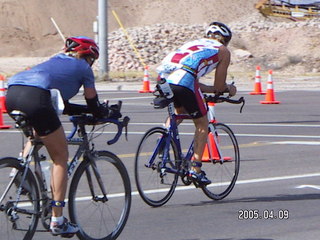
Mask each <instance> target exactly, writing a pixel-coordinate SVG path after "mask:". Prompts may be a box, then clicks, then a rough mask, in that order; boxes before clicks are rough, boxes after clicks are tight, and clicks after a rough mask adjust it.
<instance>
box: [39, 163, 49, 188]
mask: <svg viewBox="0 0 320 240" xmlns="http://www.w3.org/2000/svg"><path fill="white" fill-rule="evenodd" d="M41 170H42V176H43V177H44V178H45V180H46V184H47V191H48V192H51V187H50V182H51V181H50V180H51V164H50V163H49V161H41Z"/></svg>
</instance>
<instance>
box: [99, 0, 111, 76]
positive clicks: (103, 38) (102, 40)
mask: <svg viewBox="0 0 320 240" xmlns="http://www.w3.org/2000/svg"><path fill="white" fill-rule="evenodd" d="M107 1H108V0H99V2H98V44H99V49H100V57H99V77H102V78H104V77H107V75H108V70H109V69H108V22H107V16H108V15H107V12H108V9H107V6H108V4H107Z"/></svg>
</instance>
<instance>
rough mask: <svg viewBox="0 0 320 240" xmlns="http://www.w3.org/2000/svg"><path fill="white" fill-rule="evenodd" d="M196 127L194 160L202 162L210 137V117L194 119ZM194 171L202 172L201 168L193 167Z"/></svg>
mask: <svg viewBox="0 0 320 240" xmlns="http://www.w3.org/2000/svg"><path fill="white" fill-rule="evenodd" d="M193 122H194V125H195V127H196V130H195V134H194V160H193V161H195V162H200V163H201V160H202V155H203V150H204V147H205V145H206V143H207V137H208V117H207V115H205V116H203V117H200V118H196V119H193ZM192 170H194V171H195V172H197V173H199V172H201V168H200V167H192Z"/></svg>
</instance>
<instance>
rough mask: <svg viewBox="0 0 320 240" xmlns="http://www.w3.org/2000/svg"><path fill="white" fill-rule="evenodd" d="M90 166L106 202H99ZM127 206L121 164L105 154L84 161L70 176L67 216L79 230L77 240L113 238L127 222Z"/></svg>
mask: <svg viewBox="0 0 320 240" xmlns="http://www.w3.org/2000/svg"><path fill="white" fill-rule="evenodd" d="M94 163H95V164H96V167H97V169H98V171H99V173H100V175H101V179H102V182H103V184H104V187H105V189H106V192H107V198H108V199H107V200H106V199H103V196H102V193H101V188H100V187H99V184H98V182H97V178H96V175H95V174H94V172H93V167H94ZM90 177H91V178H90ZM90 179H91V183H92V186H93V190H94V193H92V192H91V190H92V188H90V184H89V182H90ZM93 196H94V197H100V200H97V199H94V197H93ZM130 207H131V183H130V179H129V175H128V172H127V169H126V167H125V165H124V164H123V163H122V161H121V160H120V159H119V158H118V157H117V156H116V155H115V154H113V153H111V152H108V151H98V152H95V153H92V154H90V156H89V157H87V158H85V159H84V161H83V162H82V163H81V164H80V165H79V167H78V168H77V170H76V172H75V173H74V176H73V178H72V181H71V185H70V190H69V215H70V219H71V222H73V223H76V224H77V225H78V226H79V228H80V230H79V232H78V233H77V236H78V238H79V239H83V240H93V239H95V240H98V239H99V240H114V239H116V238H117V237H118V236H119V235H120V233H121V231H122V230H123V228H124V226H125V224H126V222H127V220H128V217H129V213H130Z"/></svg>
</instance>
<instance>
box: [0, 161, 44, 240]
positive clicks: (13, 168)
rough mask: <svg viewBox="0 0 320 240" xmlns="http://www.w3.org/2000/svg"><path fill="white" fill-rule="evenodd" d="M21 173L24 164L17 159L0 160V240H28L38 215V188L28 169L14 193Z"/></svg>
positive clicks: (33, 231) (31, 236)
mask: <svg viewBox="0 0 320 240" xmlns="http://www.w3.org/2000/svg"><path fill="white" fill-rule="evenodd" d="M23 172H24V167H23V166H22V165H21V164H20V161H19V160H18V159H17V158H10V157H7V158H2V159H0V226H1V227H0V236H1V239H8V240H11V239H12V240H16V239H23V240H29V239H32V238H33V235H34V233H35V231H36V228H37V224H38V220H39V215H40V214H39V212H40V204H39V189H38V185H37V182H36V179H35V177H34V174H33V173H32V171H31V170H30V169H28V171H27V175H26V178H25V181H24V183H23V184H22V191H21V194H20V195H19V196H18V188H19V187H20V185H21V179H22V174H23ZM17 197H19V198H20V199H19V200H18V199H17ZM16 204H17V205H16ZM15 205H16V206H17V207H16V208H15Z"/></svg>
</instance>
